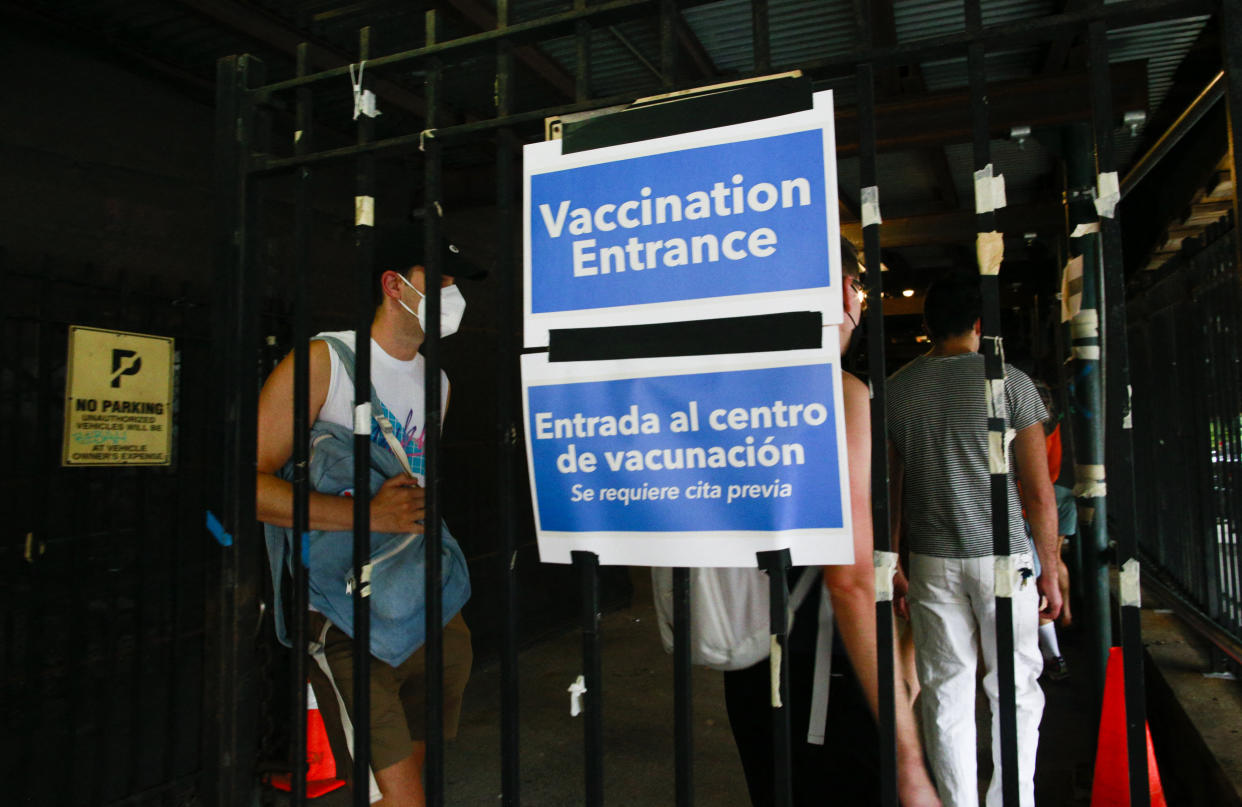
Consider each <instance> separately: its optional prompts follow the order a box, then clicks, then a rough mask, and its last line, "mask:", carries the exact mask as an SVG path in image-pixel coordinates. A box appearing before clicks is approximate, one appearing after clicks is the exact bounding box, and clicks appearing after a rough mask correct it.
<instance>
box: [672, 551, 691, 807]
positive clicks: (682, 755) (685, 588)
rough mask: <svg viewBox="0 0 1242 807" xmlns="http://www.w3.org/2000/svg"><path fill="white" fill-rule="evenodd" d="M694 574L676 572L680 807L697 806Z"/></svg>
mask: <svg viewBox="0 0 1242 807" xmlns="http://www.w3.org/2000/svg"><path fill="white" fill-rule="evenodd" d="M691 630H692V627H691V622H690V570H689V569H687V568H685V567H679V568H675V569H673V741H674V751H673V757H674V759H673V761H674V763H675V771H676V780H675V789H676V796H677V798H676V804H677V807H690V805H692V804H694V697H693V695H694V693H693V691H692V689H691V674H690V639H691V635H690V632H691Z"/></svg>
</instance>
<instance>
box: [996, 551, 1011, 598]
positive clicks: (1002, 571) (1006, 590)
mask: <svg viewBox="0 0 1242 807" xmlns="http://www.w3.org/2000/svg"><path fill="white" fill-rule="evenodd" d="M1016 576H1017V575H1016V573H1015V572H1014V559H1013V556H1012V555H997V556H996V557H995V558H993V564H992V583H993V586H994V587H995V589H996V596H997V597H1007V598H1012V597H1013V579H1014V577H1016Z"/></svg>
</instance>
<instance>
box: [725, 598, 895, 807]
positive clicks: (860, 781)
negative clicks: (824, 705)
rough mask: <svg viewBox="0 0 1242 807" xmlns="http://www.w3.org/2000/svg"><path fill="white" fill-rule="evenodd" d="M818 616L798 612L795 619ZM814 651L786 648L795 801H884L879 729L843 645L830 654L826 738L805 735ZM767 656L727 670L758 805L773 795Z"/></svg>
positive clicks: (734, 719)
mask: <svg viewBox="0 0 1242 807" xmlns="http://www.w3.org/2000/svg"><path fill="white" fill-rule="evenodd" d="M803 623H810V625H809V626H808V627H812V628H813V627H814V625H815V619H814V617H813V616H812V618H810V619H800V620H799V622H797V623H795V626H796V627H802V625H803ZM814 667H815V657H814V655H812V654H810V653H799V652H796V651H795V652H789V668H790V674H789V678H790V681H789V703H788V704H787V706H788V708H789V709H790V715H789V717H790V723H791V724H792V728H793V744H792V748H793V758H792V760H791V764H792V769H793V803H794V805H795V806H796V807H803V805H807V806H808V807H809V805H815V807H825V805H830V806H831V807H839V806H844V805H860V807H873V805H875V804H878V803H879V801H880V776H879V749H880V740H879V734H878V732H877V731H876V726H875V719H874V718H873V717H872V715H871V709H870V707H868V706H867V701H866V699H865V698H864V696H863V693H862V689H861V688H860V686H859V684H858V679H857V678H856V677H855V675H854V670H853V668H852V667H851V666H850V663H849V659H848V658H847V657H846V656H845V654H844V653H838V654H836V655H834V656H833V659H832V683H831V686H830V688H829V691H828V725H827V731H826V732H825V734H826V736H825V738H824V744H823V745H811V744H810V743H808V742H807V741H806V732H807V727H808V726H809V724H810V711H811V687H812V683H813V680H812V679H813V678H814ZM768 671H769V662H768V659H764V660H763V661H761V662H759V663H758V664H755V665H754V666H752V667H747V668H746V669H744V670H736V671H733V672H726V673H725V674H724V685H725V706H726V708H727V709H728V712H729V727H730V728H731V729H732V730H733V739H734V741H735V742H736V743H737V750H738V754H739V756H741V758H742V769H743V770H744V771H745V773H746V787H747V789H748V790H749V791H750V801H751V804H752V805H754V807H766V805H771V804H772V803H773V795H772V787H773V784H772V783H773V768H774V765H773V759H772V710H771V707H770V697H771V696H770V689H769V680H770V679H769V675H768Z"/></svg>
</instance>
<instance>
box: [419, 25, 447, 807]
mask: <svg viewBox="0 0 1242 807" xmlns="http://www.w3.org/2000/svg"><path fill="white" fill-rule="evenodd" d="M426 37H427V44H429V45H431V44H434V43H435V42H436V41H438V38H439V14H438V12H437V11H436V10H435V9H432V10H429V11H428V12H427V13H426ZM440 79H441V66H440V62H439V60H437V59H431V60H430V61H429V62H428V63H427V77H426V98H427V115H426V120H425V126H426V131H427V137H426V138H425V140H424V143H425V145H424V151H425V153H424V155H423V158H424V164H423V169H424V182H423V192H424V195H425V196H424V204H423V206H424V210H425V215H424V216H423V227H424V232H423V235H424V239H425V244H424V251H423V255H424V256H425V257H424V260H425V261H426V265H425V266H424V267H423V270H424V278H425V282H426V295H427V296H426V298H425V300H426V303H427V314H426V319H425V320H424V322H425V324H426V328H427V332H426V334H425V336H424V338H425V341H424V342H423V355H424V357H425V358H426V364H425V365H424V366H425V369H426V373H427V375H426V382H425V384H424V391H425V392H426V398H425V404H424V409H423V411H424V412H425V413H426V415H425V420H424V422H425V423H426V430H425V431H424V432H423V433H424V435H426V441H425V443H424V445H423V451H424V457H425V459H426V462H427V466H426V486H427V517H426V519H425V520H424V522H423V529H424V535H423V539H424V547H425V552H426V558H427V566H426V571H427V577H426V585H425V589H424V590H425V591H426V592H427V595H426V596H427V644H426V648H427V653H426V659H427V667H426V676H427V727H426V731H427V756H426V761H425V763H424V765H423V779H424V781H425V783H426V796H427V805H428V807H441V805H442V804H444V698H443V693H444V634H443V627H444V619H443V614H444V602H443V593H444V591H443V588H442V586H441V583H440V578H441V576H442V574H443V569H442V566H443V559H442V557H441V554H440V548H441V546H442V543H443V538H442V536H441V534H440V419H441V411H440V280H441V277H442V271H441V263H440V257H441V252H440V225H441V222H440V216H441V215H442V207H441V203H440V194H441V187H440V186H441V176H442V167H443V166H442V164H441V154H440V149H441V144H440V141H439V139H438V138H436V136H435V128H436V126H438V125H439V123H440V109H439V106H440Z"/></svg>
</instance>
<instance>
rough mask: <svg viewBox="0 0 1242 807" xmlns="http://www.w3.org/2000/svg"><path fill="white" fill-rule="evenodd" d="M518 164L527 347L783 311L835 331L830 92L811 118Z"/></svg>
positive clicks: (542, 147)
mask: <svg viewBox="0 0 1242 807" xmlns="http://www.w3.org/2000/svg"><path fill="white" fill-rule="evenodd" d="M562 145H563V141H560V140H551V141H548V142H544V143H535V144H532V145H528V146H526V148H525V153H524V160H523V165H524V228H525V239H524V242H525V255H524V266H525V281H524V282H525V285H524V289H525V295H524V302H525V309H524V311H525V342H526V345H527V346H528V347H539V346H544V345H547V344H548V331H549V330H550V329H558V328H578V327H597V326H605V325H629V324H644V323H658V322H676V321H681V320H688V319H711V318H721V317H731V316H741V315H749V314H770V313H779V312H785V311H820V312H822V313H823V315H824V322H825V323H837V322H840V321H841V288H840V283H839V278H840V266H839V261H840V255H839V249H838V238H839V222H838V220H837V180H836V142H835V136H834V132H833V106H832V93H831V92H821V93H816V94H815V96H814V106H813V108H812V109H809V110H805V111H802V112H795V113H792V114H788V115H781V116H777V117H774V118H768V119H765V120H759V121H751V122H747V123H740V124H735V125H731V126H723V127H720V128H716V129H706V130H702V131H697V132H689V133H686V134H678V135H673V136H669V137H661V138H655V139H652V140H645V141H641V142H637V143H626V144H623V145H617V146H609V147H606V148H599V149H593V150H590V151H584V152H578V153H572V154H562Z"/></svg>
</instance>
